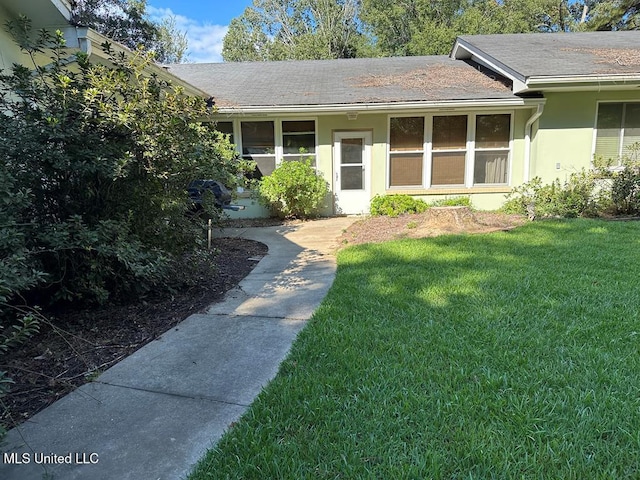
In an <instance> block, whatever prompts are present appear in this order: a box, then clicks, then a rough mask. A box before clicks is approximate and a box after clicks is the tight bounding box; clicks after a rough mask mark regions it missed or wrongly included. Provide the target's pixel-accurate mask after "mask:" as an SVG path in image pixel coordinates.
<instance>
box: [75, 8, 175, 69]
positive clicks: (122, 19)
mask: <svg viewBox="0 0 640 480" xmlns="http://www.w3.org/2000/svg"><path fill="white" fill-rule="evenodd" d="M71 5H72V15H73V22H74V23H76V24H78V25H83V26H87V27H91V28H93V29H95V30H96V31H98V32H100V33H102V34H103V35H105V36H107V37H109V38H110V39H112V40H114V41H116V42H118V43H120V44H122V45H125V46H126V47H128V48H130V49H131V50H137V49H138V48H142V49H144V50H145V51H147V52H152V53H153V54H154V58H155V60H156V61H157V62H159V63H180V62H182V61H185V60H186V51H187V37H186V33H185V32H181V31H180V30H179V29H178V28H177V27H176V23H175V18H168V19H166V20H164V21H162V22H160V23H155V22H153V21H151V20H150V19H149V18H148V16H147V1H146V0H72V1H71Z"/></svg>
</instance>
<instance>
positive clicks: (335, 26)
mask: <svg viewBox="0 0 640 480" xmlns="http://www.w3.org/2000/svg"><path fill="white" fill-rule="evenodd" d="M358 9H359V2H358V1H356V0H341V1H335V0H332V1H326V0H290V1H286V2H283V1H282V0H254V2H253V6H251V7H247V9H245V11H244V12H243V14H242V15H241V16H239V17H237V18H234V19H233V20H232V21H231V24H230V25H229V31H228V33H227V35H226V36H225V38H224V45H223V49H222V56H223V58H224V59H225V60H226V61H234V62H237V61H256V60H257V61H266V60H287V59H296V60H304V59H329V58H351V57H355V56H363V55H362V53H363V50H362V49H363V48H364V47H365V45H366V44H367V41H366V39H365V38H364V36H363V34H362V33H361V32H360V29H359V22H358Z"/></svg>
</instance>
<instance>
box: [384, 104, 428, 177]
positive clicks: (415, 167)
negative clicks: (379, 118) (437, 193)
mask: <svg viewBox="0 0 640 480" xmlns="http://www.w3.org/2000/svg"><path fill="white" fill-rule="evenodd" d="M389 129H390V131H389V150H390V153H389V185H391V186H392V187H414V186H420V185H422V164H423V160H424V117H399V118H392V119H391V122H390V127H389Z"/></svg>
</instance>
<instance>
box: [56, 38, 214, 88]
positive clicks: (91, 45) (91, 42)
mask: <svg viewBox="0 0 640 480" xmlns="http://www.w3.org/2000/svg"><path fill="white" fill-rule="evenodd" d="M65 38H66V39H67V44H69V40H71V41H73V42H74V43H77V45H73V46H71V45H69V46H70V47H72V48H78V49H79V50H81V51H83V52H84V53H86V54H87V55H90V56H95V57H97V58H99V59H100V60H102V61H106V62H108V61H109V56H108V55H107V54H106V53H105V51H104V50H103V49H102V44H103V43H105V42H108V43H110V44H111V46H112V48H113V50H114V51H115V52H124V53H126V54H127V55H135V53H134V52H132V51H131V50H129V49H128V48H127V47H125V46H124V45H121V44H119V43H117V42H114V41H113V40H111V39H110V38H108V37H106V36H104V35H102V34H101V33H99V32H97V31H95V30H93V29H91V28H87V27H69V29H67V31H66V32H65ZM146 68H147V69H148V70H150V71H151V72H153V73H155V74H157V75H158V76H159V77H160V78H162V79H164V80H167V81H170V82H171V84H172V85H179V86H181V87H183V88H184V89H185V91H186V92H187V93H188V94H189V95H195V96H198V97H202V98H210V97H211V94H209V93H207V92H205V91H204V90H201V89H199V88H197V87H194V86H193V85H191V84H190V83H188V82H185V81H184V80H183V79H181V78H180V77H177V76H176V75H174V74H173V73H171V72H169V71H168V70H167V69H166V68H164V67H162V66H160V65H158V64H156V63H151V64H149V65H148V66H147V67H146Z"/></svg>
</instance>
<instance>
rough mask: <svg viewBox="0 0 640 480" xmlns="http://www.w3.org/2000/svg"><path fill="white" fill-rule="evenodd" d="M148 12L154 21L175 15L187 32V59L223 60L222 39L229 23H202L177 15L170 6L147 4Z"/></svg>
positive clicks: (179, 26) (183, 29) (178, 23)
mask: <svg viewBox="0 0 640 480" xmlns="http://www.w3.org/2000/svg"><path fill="white" fill-rule="evenodd" d="M147 13H148V14H149V17H151V19H152V20H153V21H156V22H157V21H161V20H162V19H163V18H166V17H175V20H176V27H177V28H178V30H180V31H183V32H187V42H188V49H187V55H188V58H187V60H188V61H189V62H193V63H212V62H221V61H222V40H223V39H224V36H225V35H226V34H227V30H228V29H229V27H228V26H227V25H213V24H210V23H201V22H199V21H197V20H194V19H192V18H188V17H185V16H183V15H176V14H175V13H173V11H172V10H171V9H170V8H156V7H152V6H150V5H147Z"/></svg>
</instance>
